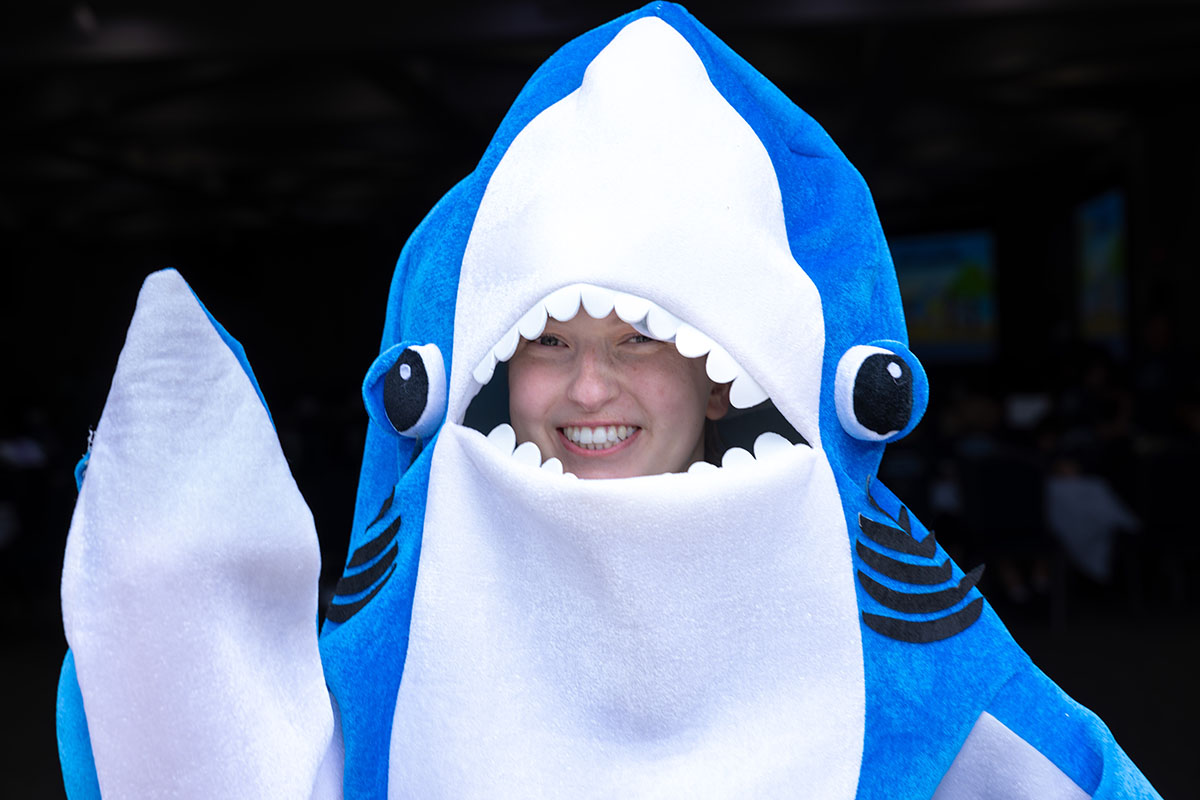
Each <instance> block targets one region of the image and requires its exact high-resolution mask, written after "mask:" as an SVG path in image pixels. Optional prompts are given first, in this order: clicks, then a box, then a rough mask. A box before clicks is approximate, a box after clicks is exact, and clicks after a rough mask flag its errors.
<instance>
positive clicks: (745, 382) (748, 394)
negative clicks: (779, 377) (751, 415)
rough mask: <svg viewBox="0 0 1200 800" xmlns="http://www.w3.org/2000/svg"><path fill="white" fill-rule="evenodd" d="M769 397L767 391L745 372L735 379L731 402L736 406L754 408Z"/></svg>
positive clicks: (731, 389) (731, 390)
mask: <svg viewBox="0 0 1200 800" xmlns="http://www.w3.org/2000/svg"><path fill="white" fill-rule="evenodd" d="M766 399H767V393H766V392H765V391H764V390H763V388H762V387H761V386H759V385H758V383H756V382H755V380H754V379H753V378H751V377H750V376H749V375H747V374H746V373H745V372H743V373H742V374H740V375H738V376H737V377H736V378H734V379H733V385H732V386H730V387H729V402H730V403H731V404H732V405H733V407H734V408H753V407H754V406H756V405H758V404H759V403H761V402H763V401H764V400H766Z"/></svg>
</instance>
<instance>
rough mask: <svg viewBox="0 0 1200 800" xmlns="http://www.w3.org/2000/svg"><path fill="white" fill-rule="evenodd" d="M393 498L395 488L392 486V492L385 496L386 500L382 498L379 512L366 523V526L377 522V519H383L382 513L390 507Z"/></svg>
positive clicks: (394, 497)
mask: <svg viewBox="0 0 1200 800" xmlns="http://www.w3.org/2000/svg"><path fill="white" fill-rule="evenodd" d="M395 499H396V490H395V488H393V489H392V493H391V494H389V495H388V496H387V500H384V501H383V505H381V506H380V507H379V513H378V514H376V515H375V519H373V520H371V522H370V524H369V525H367V527H368V528H370V527H371V526H372V525H377V524H379V520H381V519H383V515H384V514H386V513H387V512H388V511H389V510H390V509H391V507H392V502H393V501H394V500H395Z"/></svg>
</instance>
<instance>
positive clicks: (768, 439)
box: [754, 431, 792, 461]
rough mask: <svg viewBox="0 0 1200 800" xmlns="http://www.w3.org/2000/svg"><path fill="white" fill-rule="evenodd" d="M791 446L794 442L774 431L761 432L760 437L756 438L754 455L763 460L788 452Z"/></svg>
mask: <svg viewBox="0 0 1200 800" xmlns="http://www.w3.org/2000/svg"><path fill="white" fill-rule="evenodd" d="M791 448H792V443H791V442H789V441H788V440H787V439H785V438H783V437H782V436H780V435H779V434H778V433H775V432H774V431H767V432H766V433H762V434H759V436H758V438H757V439H755V440H754V457H755V458H756V459H758V460H759V461H762V460H763V459H766V458H773V457H775V456H777V455H779V454H781V453H786V452H787V451H788V450H790V449H791Z"/></svg>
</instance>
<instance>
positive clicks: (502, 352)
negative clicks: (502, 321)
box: [492, 314, 546, 361]
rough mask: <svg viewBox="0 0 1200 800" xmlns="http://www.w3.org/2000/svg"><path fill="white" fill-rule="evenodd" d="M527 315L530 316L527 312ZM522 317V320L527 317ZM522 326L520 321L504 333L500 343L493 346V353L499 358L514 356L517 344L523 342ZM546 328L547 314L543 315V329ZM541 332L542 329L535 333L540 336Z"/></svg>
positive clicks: (506, 358)
mask: <svg viewBox="0 0 1200 800" xmlns="http://www.w3.org/2000/svg"><path fill="white" fill-rule="evenodd" d="M525 316H529V315H528V314H526V315H525ZM521 319H522V321H524V319H525V317H522V318H521ZM520 328H521V323H519V322H518V323H517V324H516V325H513V326H512V327H511V328H509V329H508V333H506V334H504V337H503V338H502V339H501V340H500V342H499V344H497V345H496V346H495V347H493V348H492V354H493V355H494V356H495V357H496V358H497V360H499V361H508V360H509V359H510V358H512V357H513V353H515V352H517V345H518V344H520V343H521V336H522V335H523V334H522V333H521V330H520ZM545 328H546V320H545V315H543V318H542V330H545ZM541 333H542V331H538V332H537V334H535V335H537V336H540V335H541ZM527 338H533V337H532V336H531V337H527Z"/></svg>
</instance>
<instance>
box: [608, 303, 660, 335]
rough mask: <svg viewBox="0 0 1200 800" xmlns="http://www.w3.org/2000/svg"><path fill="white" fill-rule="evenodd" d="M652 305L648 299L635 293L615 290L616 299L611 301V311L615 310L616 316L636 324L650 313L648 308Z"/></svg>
mask: <svg viewBox="0 0 1200 800" xmlns="http://www.w3.org/2000/svg"><path fill="white" fill-rule="evenodd" d="M653 305H654V304H653V303H651V302H650V301H649V300H645V299H643V298H641V297H638V296H637V295H635V294H625V293H624V292H617V297H616V300H615V302H614V303H613V311H616V312H617V316H618V317H620V318H621V319H622V320H623V321H624V322H628V323H629V324H630V325H634V326H636V325H638V324H640V323H641V322H642V321H643V320H645V319H646V315H647V314H649V313H650V308H651V306H653ZM643 335H644V334H643Z"/></svg>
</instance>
